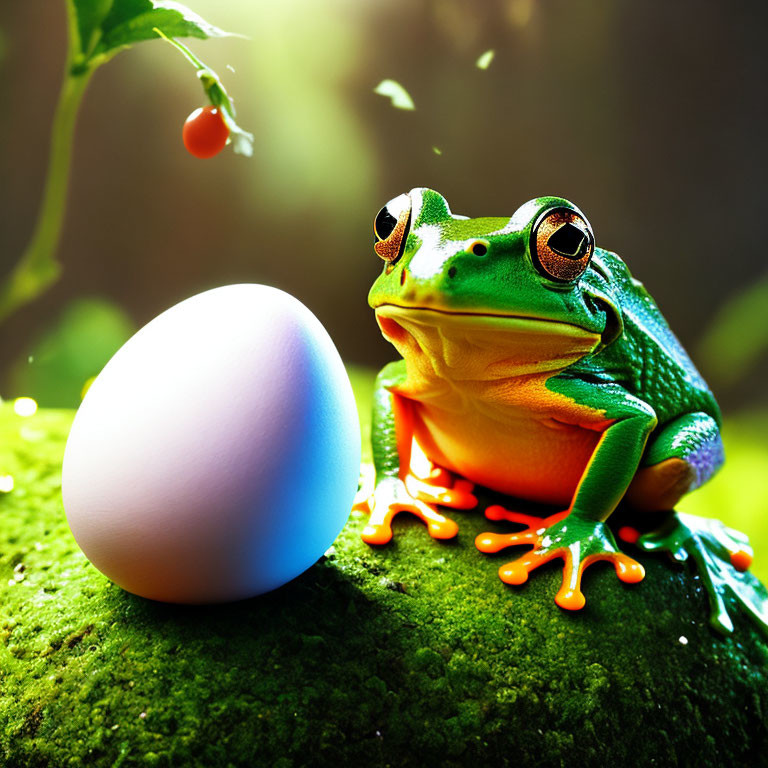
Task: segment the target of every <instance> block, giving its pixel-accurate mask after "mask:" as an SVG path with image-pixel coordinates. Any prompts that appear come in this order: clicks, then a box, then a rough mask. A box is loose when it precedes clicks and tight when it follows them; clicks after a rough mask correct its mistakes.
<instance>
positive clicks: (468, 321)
mask: <svg viewBox="0 0 768 768" xmlns="http://www.w3.org/2000/svg"><path fill="white" fill-rule="evenodd" d="M376 320H377V322H378V324H379V327H380V328H381V332H382V333H383V334H384V337H385V338H386V339H387V340H388V341H390V342H391V343H392V344H394V346H395V347H396V348H397V351H398V352H399V353H400V354H401V355H402V356H403V358H404V359H405V360H406V362H407V363H409V364H412V365H417V366H419V367H420V368H423V367H424V366H429V367H430V368H431V369H432V370H433V371H434V373H436V374H437V375H438V376H441V377H444V378H450V379H454V380H488V379H503V378H509V377H512V376H524V375H529V374H536V373H544V372H547V371H558V370H562V369H564V368H567V367H568V366H569V365H572V364H573V363H575V362H576V361H577V360H580V359H581V358H583V357H585V356H586V355H588V354H590V353H591V352H593V351H594V350H595V349H596V348H597V346H598V345H599V344H600V342H601V337H600V334H599V333H595V332H593V331H588V330H586V329H584V328H581V327H580V326H577V325H573V324H571V323H564V322H561V321H557V320H547V319H544V318H540V317H526V316H522V315H494V314H486V313H475V312H455V311H446V310H443V309H433V308H428V307H404V306H400V305H397V304H382V305H380V306H379V307H377V308H376ZM424 373H427V371H426V370H425V371H424Z"/></svg>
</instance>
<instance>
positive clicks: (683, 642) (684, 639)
mask: <svg viewBox="0 0 768 768" xmlns="http://www.w3.org/2000/svg"><path fill="white" fill-rule="evenodd" d="M677 639H678V641H679V642H680V645H688V638H687V637H686V636H685V635H680V637H678V638H677Z"/></svg>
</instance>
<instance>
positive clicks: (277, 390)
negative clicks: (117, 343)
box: [62, 285, 360, 603]
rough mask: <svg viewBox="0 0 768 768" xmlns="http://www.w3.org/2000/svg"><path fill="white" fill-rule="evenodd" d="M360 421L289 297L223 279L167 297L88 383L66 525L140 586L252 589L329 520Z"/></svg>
mask: <svg viewBox="0 0 768 768" xmlns="http://www.w3.org/2000/svg"><path fill="white" fill-rule="evenodd" d="M359 469H360V429H359V424H358V418H357V412H356V409H355V400H354V395H353V394H352V387H351V385H350V382H349V378H348V377H347V374H346V371H345V369H344V365H343V363H342V361H341V358H340V357H339V354H338V352H337V351H336V348H335V347H334V345H333V342H332V341H331V338H330V337H329V335H328V333H327V332H326V331H325V329H324V328H323V326H322V325H321V324H320V322H319V321H318V320H317V318H316V317H315V316H314V315H313V314H312V313H311V312H310V311H309V310H308V309H307V308H306V307H305V306H304V305H303V304H301V302H299V301H298V300H297V299H295V298H293V297H292V296H290V295H289V294H287V293H284V292H283V291H280V290H277V289H275V288H270V287H268V286H264V285H230V286H225V287H222V288H216V289H214V290H211V291H206V292H205V293H201V294H199V295H197V296H193V297H192V298H190V299H187V300H186V301H182V302H181V303H180V304H177V305H176V306H174V307H172V308H171V309H169V310H168V311H166V312H164V313H163V314H161V315H160V316H159V317H157V318H155V319H154V320H153V321H152V322H150V323H149V324H148V325H146V326H145V327H144V328H142V329H141V330H140V331H139V332H138V333H136V335H135V336H133V337H132V338H131V339H129V341H128V342H126V344H125V345H124V346H123V347H122V348H121V349H120V350H119V351H118V352H117V353H116V354H115V356H114V357H113V358H112V359H111V360H110V361H109V363H108V364H107V365H106V367H105V368H104V370H103V371H102V372H101V373H100V374H99V376H98V377H97V378H96V380H95V381H94V382H93V384H92V385H91V387H90V389H89V390H88V393H87V395H86V396H85V399H84V400H83V403H82V405H81V406H80V409H79V411H78V412H77V415H76V417H75V420H74V423H73V425H72V430H71V432H70V435H69V440H68V442H67V448H66V452H65V455H64V467H63V477H62V492H63V496H64V507H65V510H66V514H67V520H68V522H69V526H70V528H71V529H72V533H73V534H74V536H75V539H76V540H77V543H78V544H79V545H80V547H81V548H82V550H83V552H84V553H85V555H86V557H87V558H88V559H89V560H90V561H91V562H92V563H93V565H95V566H96V568H98V569H99V570H100V571H101V572H102V573H104V574H105V575H106V576H108V577H109V578H110V579H112V580H113V581H114V582H116V583H117V584H119V585H120V586H121V587H123V588H125V589H127V590H128V591H129V592H133V593H135V594H137V595H142V596H143V597H148V598H151V599H154V600H162V601H166V602H174V603H211V602H223V601H229V600H238V599H241V598H246V597H250V596H253V595H258V594H261V593H263V592H267V591H268V590H271V589H274V588H276V587H279V586H280V585H282V584H285V583H286V582H287V581H290V580H291V579H293V578H294V577H296V576H298V575H299V574H300V573H302V572H303V571H304V570H306V569H307V568H309V567H310V566H311V565H312V564H313V563H314V562H315V561H316V560H317V559H318V558H319V557H320V556H321V555H322V554H323V552H325V550H326V549H327V548H328V547H329V546H330V545H331V543H332V542H333V540H334V539H335V538H336V536H337V535H338V533H339V531H340V530H341V529H342V527H343V526H344V523H345V521H346V520H347V517H348V515H349V512H350V508H351V504H352V501H353V497H354V495H355V492H356V490H357V480H358V473H359Z"/></svg>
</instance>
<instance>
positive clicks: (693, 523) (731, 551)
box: [629, 512, 768, 634]
mask: <svg viewBox="0 0 768 768" xmlns="http://www.w3.org/2000/svg"><path fill="white" fill-rule="evenodd" d="M629 538H630V540H631V538H632V536H631V535H630V537H629ZM637 546H639V547H640V548H642V549H644V550H646V551H647V552H666V553H668V554H669V555H670V556H671V557H672V558H673V559H675V560H677V561H678V562H680V563H683V562H686V561H689V560H692V561H693V562H694V563H695V564H696V568H697V570H698V573H699V575H700V576H701V579H702V581H703V583H704V586H705V587H706V589H707V593H708V595H709V604H710V618H709V621H710V624H711V625H712V626H713V627H714V628H715V629H716V630H717V631H719V632H721V633H723V634H730V633H731V632H733V621H732V619H731V615H730V613H729V603H730V605H731V607H732V606H733V602H732V601H729V600H728V599H727V598H729V597H730V598H733V600H734V601H735V602H736V603H737V604H741V606H742V608H744V609H746V611H747V612H748V613H749V614H750V615H751V616H752V618H753V619H754V621H755V622H756V623H757V624H758V626H759V627H761V628H762V629H763V631H765V632H768V590H766V588H765V587H764V586H763V585H762V583H761V582H760V581H759V580H758V579H756V578H755V577H754V576H753V575H752V574H750V573H747V572H746V571H747V569H748V568H749V566H750V564H751V562H752V548H751V547H750V546H749V539H748V538H747V536H746V535H745V534H743V533H741V532H740V531H736V530H734V529H733V528H728V527H727V526H725V525H723V523H721V522H720V521H719V520H711V519H709V518H704V517H695V516H694V515H686V514H682V513H679V512H678V513H677V514H675V515H672V516H671V517H670V519H669V520H668V521H667V523H666V524H665V525H664V526H663V527H662V528H661V529H660V530H658V531H654V532H652V533H648V534H645V535H644V536H640V537H639V538H638V539H637Z"/></svg>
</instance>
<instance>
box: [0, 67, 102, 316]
mask: <svg viewBox="0 0 768 768" xmlns="http://www.w3.org/2000/svg"><path fill="white" fill-rule="evenodd" d="M92 71H93V70H92V69H88V70H87V71H84V72H80V73H78V74H76V75H73V74H69V72H68V73H67V75H66V76H65V78H64V83H63V85H62V88H61V94H60V95H59V103H58V105H57V107H56V114H55V116H54V119H53V127H52V130H51V149H50V156H49V159H48V174H47V176H46V181H45V191H44V193H43V200H42V203H41V206H40V210H39V212H38V215H37V223H36V225H35V231H34V233H33V235H32V239H31V240H30V242H29V245H28V246H27V249H26V250H25V251H24V254H23V255H22V257H21V259H20V260H19V262H18V264H17V265H16V267H15V268H14V269H13V271H12V272H11V274H10V275H9V276H8V277H7V279H6V280H5V281H4V282H3V284H2V285H0V323H2V322H3V321H4V320H5V319H6V318H7V317H8V316H9V315H10V314H12V313H13V312H15V311H16V310H17V309H19V307H21V306H23V305H24V304H27V303H29V302H30V301H32V300H33V299H35V298H37V296H39V295H40V294H41V293H42V292H43V291H44V290H45V289H46V288H48V287H49V286H50V285H52V284H53V283H55V282H56V280H57V279H58V277H59V273H60V272H61V266H60V264H59V263H58V262H57V261H56V248H57V246H58V242H59V235H60V234H61V227H62V223H63V220H64V211H65V208H66V202H67V186H68V181H69V166H70V160H71V155H72V139H73V136H74V130H75V122H76V120H77V111H78V107H79V106H80V101H81V100H82V97H83V93H84V92H85V89H86V86H87V85H88V81H89V80H90V76H91V73H92Z"/></svg>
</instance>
